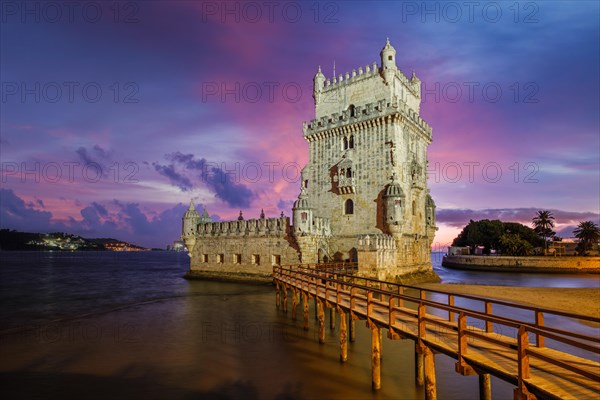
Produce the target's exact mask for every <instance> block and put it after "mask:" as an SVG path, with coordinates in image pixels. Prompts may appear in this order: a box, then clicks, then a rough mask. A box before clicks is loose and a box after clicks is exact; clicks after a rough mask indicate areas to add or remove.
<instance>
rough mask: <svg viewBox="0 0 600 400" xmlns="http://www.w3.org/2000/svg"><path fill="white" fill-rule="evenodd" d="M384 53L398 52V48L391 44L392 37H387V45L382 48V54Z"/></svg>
mask: <svg viewBox="0 0 600 400" xmlns="http://www.w3.org/2000/svg"><path fill="white" fill-rule="evenodd" d="M383 53H394V54H395V53H396V49H395V48H394V46H392V45H391V44H390V38H387V40H386V42H385V46H383V49H381V54H383Z"/></svg>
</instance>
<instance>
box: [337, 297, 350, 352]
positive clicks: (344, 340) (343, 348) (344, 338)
mask: <svg viewBox="0 0 600 400" xmlns="http://www.w3.org/2000/svg"><path fill="white" fill-rule="evenodd" d="M338 314H339V315H340V361H341V362H346V361H348V331H347V330H346V313H345V312H344V310H342V309H341V308H340V310H339V313H338Z"/></svg>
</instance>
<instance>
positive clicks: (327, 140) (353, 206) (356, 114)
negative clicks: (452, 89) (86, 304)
mask: <svg viewBox="0 0 600 400" xmlns="http://www.w3.org/2000/svg"><path fill="white" fill-rule="evenodd" d="M380 55H381V64H380V65H377V63H375V62H374V63H373V64H372V65H366V66H361V67H358V68H357V69H355V70H352V72H346V73H344V74H340V75H339V76H333V77H332V78H330V79H328V78H326V77H325V75H324V74H323V73H322V71H321V68H320V67H319V69H318V71H317V73H316V75H315V77H314V86H313V97H314V103H315V118H314V119H313V120H311V121H310V122H305V123H304V126H303V132H304V139H306V141H307V142H308V144H309V152H310V153H309V161H308V163H307V165H306V166H305V167H304V168H303V169H302V181H301V185H300V186H301V187H300V194H299V195H298V199H297V200H296V201H295V202H294V205H293V208H292V219H291V220H290V218H288V217H286V216H284V214H283V213H282V214H281V216H280V217H277V218H266V217H265V216H264V213H261V215H260V217H259V218H257V219H244V218H243V216H242V213H241V212H240V217H239V218H238V219H237V220H235V221H227V222H213V221H211V219H210V217H209V216H208V213H207V212H206V210H204V212H203V214H202V215H199V214H198V212H197V211H196V209H195V207H194V205H193V203H191V202H190V207H189V209H188V210H187V211H186V213H185V214H184V216H183V232H182V236H181V237H182V240H183V241H184V243H185V245H186V247H187V249H188V251H189V254H190V257H191V262H190V272H189V273H188V276H189V277H205V278H217V279H219V278H223V279H245V278H250V279H253V278H256V279H260V278H263V279H269V277H270V275H271V273H272V266H273V265H276V264H293V263H305V264H306V263H317V262H333V261H353V262H358V273H359V274H360V275H363V276H369V277H373V278H378V279H386V280H394V281H401V282H411V281H415V280H427V279H435V277H436V276H435V274H434V273H433V269H432V266H431V256H430V251H431V245H432V242H433V238H434V235H435V232H436V230H437V228H436V224H435V203H434V202H433V199H432V198H431V196H430V194H429V190H428V188H427V180H426V179H427V177H426V170H427V146H428V145H429V144H430V143H431V139H432V136H431V127H430V126H429V125H428V124H427V123H426V122H425V121H424V120H423V119H422V118H421V117H420V116H419V111H420V104H421V81H420V80H419V79H418V78H417V76H416V75H415V73H414V72H413V73H412V76H411V77H410V78H408V77H407V76H406V75H404V74H403V73H402V72H401V71H400V70H399V69H398V67H397V66H396V50H395V49H394V47H392V45H391V44H390V42H389V40H388V41H387V43H386V44H385V46H384V47H383V49H382V50H381V53H380Z"/></svg>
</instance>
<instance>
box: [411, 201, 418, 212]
mask: <svg viewBox="0 0 600 400" xmlns="http://www.w3.org/2000/svg"><path fill="white" fill-rule="evenodd" d="M412 215H417V203H416V202H415V201H414V200H413V202H412Z"/></svg>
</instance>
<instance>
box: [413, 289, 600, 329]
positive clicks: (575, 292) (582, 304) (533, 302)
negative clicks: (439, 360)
mask: <svg viewBox="0 0 600 400" xmlns="http://www.w3.org/2000/svg"><path fill="white" fill-rule="evenodd" d="M415 286H418V287H422V288H423V289H430V290H440V291H446V292H452V293H455V294H464V295H472V296H479V297H488V298H492V299H497V300H504V301H508V302H511V303H515V304H522V305H527V306H533V307H541V308H547V309H551V310H555V311H562V312H567V313H572V314H581V315H585V316H590V317H595V318H600V288H544V287H526V286H494V285H489V286H488V285H469V284H455V283H423V284H419V285H415ZM589 324H593V323H591V322H590V323H589ZM594 325H596V324H594Z"/></svg>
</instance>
